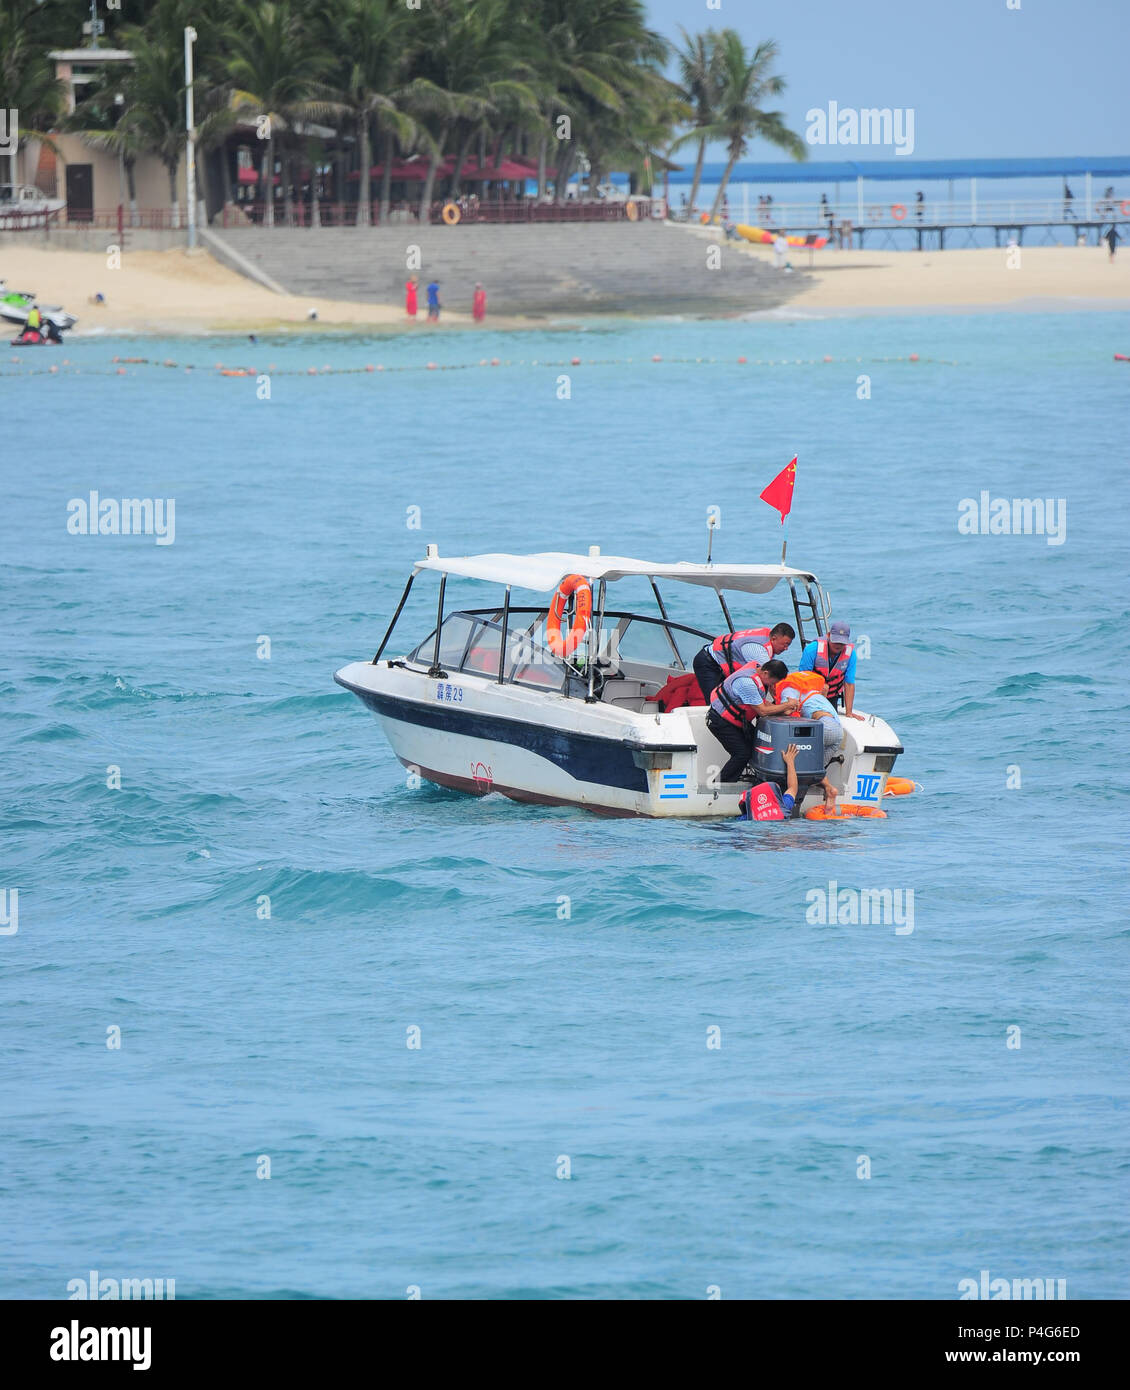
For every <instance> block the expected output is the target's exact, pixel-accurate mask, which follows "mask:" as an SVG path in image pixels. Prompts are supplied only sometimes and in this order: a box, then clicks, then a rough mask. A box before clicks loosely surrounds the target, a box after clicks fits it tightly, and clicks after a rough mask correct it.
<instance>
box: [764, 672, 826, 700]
mask: <svg viewBox="0 0 1130 1390" xmlns="http://www.w3.org/2000/svg"><path fill="white" fill-rule="evenodd" d="M786 685H789V686H792V688H793V689H794V690H796V691H799V692H800V694H801V695H806V694H812V695H823V694H824V677H823V676H822V675H821V674H820V672H819V671H794V672H793V673H792V675H791V676H786V677H785V678H784V680H780V681H778V682H777V688H776V691H775V694H776V696H777V699H778V700H780V698H781V691H782V690H784V688H785V686H786Z"/></svg>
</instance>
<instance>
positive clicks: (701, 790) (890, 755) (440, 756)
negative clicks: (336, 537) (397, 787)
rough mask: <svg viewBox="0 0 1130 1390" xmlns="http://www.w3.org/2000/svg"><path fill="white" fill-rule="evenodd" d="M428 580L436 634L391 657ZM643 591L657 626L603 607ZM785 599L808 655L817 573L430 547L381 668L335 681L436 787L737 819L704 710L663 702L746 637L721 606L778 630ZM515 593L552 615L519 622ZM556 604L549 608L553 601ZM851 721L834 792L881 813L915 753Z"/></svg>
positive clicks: (357, 667) (812, 793)
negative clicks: (413, 600) (414, 598)
mask: <svg viewBox="0 0 1130 1390" xmlns="http://www.w3.org/2000/svg"><path fill="white" fill-rule="evenodd" d="M422 575H428V576H431V575H435V576H437V577H438V580H439V593H438V599H437V609H436V623H435V627H434V628H433V629H432V631H431V632H430V633H428V634H427V635H425V636H424V637H423V640H419V638H418V635H414V636H413V637H412V638H410V639H409V642H410V645H408V646H406V647H405V646H401V647H400V648H399V650H398V652H397V654H396V655H393V656H386V655H385V652H386V650H387V649H388V646H389V642H390V640H391V638H392V635H393V632H394V630H395V629H396V627H397V624H398V622H399V621H400V618H401V615H402V613H403V611H404V607H405V604H406V603H407V602H408V596H409V594H410V592H411V590H412V587H413V584H414V583H415V582H416V580H417V579H418V578H419V577H420V576H422ZM449 578H459V579H469V580H475V581H480V582H483V583H486V584H490V585H493V586H495V588H496V589H497V588H501V590H502V593H501V598H500V599H496V600H495V602H493V603H492V604H491V605H489V606H487V607H484V608H473V609H465V608H459V609H448V608H446V607H445V597H446V590H447V582H448V579H449ZM632 579H634V580H636V581H641V580H642V581H644V582H646V583H647V584H649V585H650V588H651V594H652V596H653V598H654V600H655V604H656V610H657V612H656V613H650V614H645V613H639V612H634V611H629V610H624V609H613V608H610V607H608V606H607V599H608V588H609V586H610V585H614V584H618V583H621V582H622V581H625V580H632ZM661 582H662V583H663V585H664V586H667V585H668V584H670V583H675V584H680V585H692V586H695V588H696V589H698V590H702V589H708V590H709V589H712V590H713V591H714V594H715V596H716V598H717V600H718V601H719V603H720V605H721V610H722V622H723V623H724V624H725V626H724V627H723V626H722V624H721V623H719V624H717V626H716V627H715V628H714V629H710V628H708V627H690V626H687V625H685V624H683V623H680V622H675V621H673V620H672V619H671V617H670V616H669V614H668V610H667V606H666V603H665V602H664V599H663V596H662V594H661V592H660V588H659V585H660V583H661ZM778 586H780V587H781V590H782V592H781V594H780V598H783V599H786V600H787V603H788V607H789V608H791V610H792V612H791V617H790V621H792V620H793V619H795V627H796V632H797V636H798V638H799V642H800V647H801V648H803V646H804V644H805V643H806V642H808V641H812V640H815V639H816V638H817V637H820V636H823V635H824V634H826V632H827V630H828V623H829V621H830V618H831V604H830V602H829V599H828V596H827V594H826V592H825V590H824V589H823V587H822V586H821V585H820V583H819V582H818V581H817V579H816V577H815V575H813V574H812V573H810V572H809V571H808V570H803V569H792V568H788V567H786V566H785V565H783V564H781V565H747V564H742V565H723V564H692V563H689V562H685V561H680V562H677V563H653V562H651V561H645V560H632V559H627V558H625V557H623V556H614V555H601V554H600V551H599V549H598V548H597V547H595V546H594V547H592V548H590V550H589V553H588V554H587V555H573V554H566V553H560V552H547V553H542V554H535V555H469V556H461V557H458V558H454V559H446V558H441V557H440V555H439V553H438V548H437V547H436V546H434V545H429V546H428V547H427V553H426V555H425V557H424V558H423V559H422V560H419V561H417V563H416V565H415V566H414V568H413V570H412V573H411V575H410V576H409V578H408V583H407V586H406V587H405V589H404V592H403V594H402V596H401V599H400V603H399V604H398V606H397V609H396V612H395V613H394V615H393V618H392V621H391V623H390V624H389V627H388V631H387V632H386V633H385V636H384V640H383V641H382V642H381V644H380V647H379V648H378V650H377V653H376V655H375V656H374V657H373V659H372V660H371V661H355V662H352V663H351V664H350V665H347V666H343V667H342V668H341V670H339V671H337V672H336V673H335V675H334V679H335V680H336V681H337V683H338V684H339V685H342V686H344V687H345V689H346V690H351V691H352V692H353V693H354V694H355V695H356V696H357V697H358V699H360V701H361V702H362V704H364V705H365V706H366V707H367V708H368V709H369V710H371V711H372V712H373V713H374V714H375V715H376V717H377V719H378V720H379V721H380V723H381V726H382V729H383V731H384V734H385V737H386V738H387V739H388V741H389V744H390V745H391V747H392V751H393V752H394V753H395V754H396V756H397V758H398V759H399V760H400V762H401V763H402V764H403V765H404V766H405V767H406V768H408V769H409V771H410V772H413V773H415V774H417V775H418V776H419V777H420V778H421V779H425V780H427V781H429V782H433V783H436V784H437V785H439V786H441V787H449V788H454V789H456V790H458V791H462V792H468V793H471V794H472V795H478V796H482V795H485V794H487V793H489V792H501V793H502V794H503V795H505V796H508V797H511V798H513V799H514V800H515V801H523V802H534V803H539V804H542V805H548V806H583V807H585V808H587V809H589V810H592V811H597V812H603V813H605V814H608V815H616V816H675V817H693V816H735V815H737V814H738V809H739V808H738V802H739V798H740V797H741V795H742V793H743V792H744V791H745V790H746V789H747V787H748V786H749V781H748V780H747V781H744V782H740V783H720V782H719V781H718V773H719V769H720V768H721V767H722V766H723V765H724V764H725V763H726V761H727V757H728V755H727V754H726V752H725V750H724V749H723V748H722V745H721V744H720V743H719V742H718V741H717V739H715V737H714V736H713V734H712V733H711V732H710V730H709V729H708V728H707V726H706V714H707V708H706V707H705V706H702V705H687V706H684V707H682V708H672V709H670V710H669V711H668V712H666V713H664V712H662V711H661V709H660V707H659V704H658V703H657V702H656V701H655V698H654V697H655V696H656V695H657V694H658V693H659V691H660V690H661V689H663V688H665V687H667V686H668V682H669V681H670V680H671V678H672V677H675V676H680V675H682V674H683V673H689V672H690V671H691V669H692V663H693V660H694V656H695V653H696V652H697V651H698V650H700V649H701V647H702V646H703V645H704V643H706V642H709V641H711V640H712V638H713V637H714V636H715V635H717V633H718V632H719V631H726V632H732V631H734V630H736V628H737V627H745V626H748V625H749V624H748V623H747V622H741V623H738V624H735V623H734V621H733V619H732V617H731V613H730V607H729V604H728V603H727V599H726V595H727V594H737V595H740V596H741V597H742V599H743V601H744V602H748V599H749V597H750V596H757V597H758V599H759V600H761V602H760V605H759V607H760V613H759V620H761V621H767V620H768V614H767V613H766V612H765V608H766V605H765V603H764V598H765V596H767V595H769V594H770V593H772V592H773V591H774V590H776V589H777V588H778ZM516 589H517V590H523V591H527V592H529V593H531V594H533V595H535V596H539V600H540V601H538V602H535V603H534V604H533V605H532V606H524V607H519V606H516V605H515V604H514V603H512V602H511V597H512V592H513V591H514V590H516ZM584 590H587V591H588V594H589V597H590V600H591V598H592V595H593V594H595V602H593V603H592V604H591V609H589V604H587V603H586V604H581V603H576V606H575V608H574V610H573V614H574V616H573V622H572V627H571V628H570V630H569V632H568V634H567V635H564V634H563V631H562V618H563V616H564V618H565V620H566V621H567V620H568V610H567V609H566V599H565V595H566V594H568V593H583V592H584ZM551 594H552V595H553V600H552V601H551V602H547V601H545V600H544V599H542V598H541V596H548V595H551ZM586 609H589V611H587V612H586V611H585V610H586ZM787 611H788V610H787V609H786V613H787ZM772 616H773V617H774V618H775V619H776V618H781V617H782V616H784V615H783V614H780V613H776V612H774V613H773V615H772ZM571 643H572V644H573V645H570V644H571ZM649 697H651V698H649ZM855 712H856V713H857V714H863V718H861V719H844V720H843V721H842V723H843V726H844V743H843V747H842V749H841V757H842V761H835V762H833V763H832V764H831V765H830V766H829V767H828V769H827V776H828V777H829V779H830V780H831V781H832V782H833V784H834V785H835V786H836V788H837V790H838V791H839V792H840V798H841V802H842V803H846V804H854V805H857V806H860V807H863V806H877V805H878V803H879V802H880V801H881V799H882V797H883V793H884V791H885V789H886V778H887V774H889V773H890V772H891V769H892V768H893V767H894V764H895V759H896V758H897V757H898V755H899V754H900V753H902V752H903V748H902V745H901V744H900V743H899V741H898V739H897V738H896V736H895V734H894V732H893V730H892V729H891V727H890V725H889V724H887V723H886V721H885V720H884V719H882V718H880V717H879V716H878V715H876V714H866V713H864V712H863V711H862V710H858V709H857V710H856V711H855ZM814 732H816V733H817V734H818V735H819V730H818V729H816V730H814ZM817 775H818V776H819V775H820V774H817ZM821 800H822V795H821V793H820V792H819V790H818V788H817V787H816V786H811V787H808V788H806V789H805V791H804V796H803V798H802V800H801V805H800V806H799V807H798V810H799V809H803V808H804V807H806V806H807V807H812V806H815V805H816V804H817V803H818V802H820V801H821Z"/></svg>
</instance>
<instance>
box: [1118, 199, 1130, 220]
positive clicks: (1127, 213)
mask: <svg viewBox="0 0 1130 1390" xmlns="http://www.w3.org/2000/svg"><path fill="white" fill-rule="evenodd" d="M1118 211H1119V212H1120V213H1121V214H1122V216H1123V217H1130V198H1123V200H1122V202H1121V203H1119V205H1118Z"/></svg>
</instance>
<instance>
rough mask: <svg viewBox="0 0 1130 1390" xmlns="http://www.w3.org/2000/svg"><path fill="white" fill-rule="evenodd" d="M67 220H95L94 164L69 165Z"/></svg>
mask: <svg viewBox="0 0 1130 1390" xmlns="http://www.w3.org/2000/svg"><path fill="white" fill-rule="evenodd" d="M67 221H68V222H93V221H94V166H93V165H92V164H68V165H67Z"/></svg>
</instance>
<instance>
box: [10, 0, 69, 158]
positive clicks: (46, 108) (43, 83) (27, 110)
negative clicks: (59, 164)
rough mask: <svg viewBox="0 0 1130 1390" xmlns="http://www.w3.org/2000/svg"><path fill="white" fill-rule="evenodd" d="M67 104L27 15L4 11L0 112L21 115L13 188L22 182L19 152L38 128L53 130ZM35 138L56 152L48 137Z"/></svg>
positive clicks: (12, 10)
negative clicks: (0, 110)
mask: <svg viewBox="0 0 1130 1390" xmlns="http://www.w3.org/2000/svg"><path fill="white" fill-rule="evenodd" d="M65 100H66V98H65V92H64V88H63V84H62V83H61V82H59V81H58V80H57V79H56V77H55V73H54V69H53V68H52V65H51V62H50V60H49V59H48V57H47V54H46V52H45V51H44V50H43V49H42V48H41V47H40V46H39V44H38V42H37V41H36V39H35V36H34V34H33V32H32V27H31V25H30V23H28V22H26V21H25V14H24V13H20V12H18V11H17V9H16V8H14V7H13V8H11V9H9V8H7V7H0V109H6V110H13V111H18V112H19V113H20V114H19V125H20V128H19V134H18V137H17V142H16V149H15V151H14V153H13V154H11V155H10V156H9V165H10V172H9V179H10V181H11V182H12V183H13V184H18V183H19V182H20V181H21V180H20V158H19V152H20V150H21V149H23V147H24V145H25V144H26V143H27V139H28V136H29V134H30V133H31V132H32V131H34V130H35V129H36V127H37V126H40V125H46V126H48V127H50V126H51V125H52V124H53V123H54V120H55V118H56V117H57V116H58V115H59V114H60V113H61V112H62V110H63V109H64V104H65ZM34 138H35V139H38V140H40V141H41V143H43V144H45V145H47V146H49V147H50V148H54V146H53V145H52V142H51V140H50V139H49V138H47V137H46V136H44V135H39V134H36V135H35V136H34Z"/></svg>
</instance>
